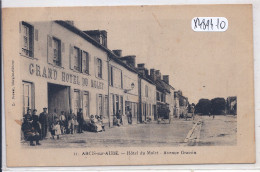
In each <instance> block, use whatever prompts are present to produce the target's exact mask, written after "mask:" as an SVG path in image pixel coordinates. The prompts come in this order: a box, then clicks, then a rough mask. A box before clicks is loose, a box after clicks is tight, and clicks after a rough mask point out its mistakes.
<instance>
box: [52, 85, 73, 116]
mask: <svg viewBox="0 0 260 172" xmlns="http://www.w3.org/2000/svg"><path fill="white" fill-rule="evenodd" d="M69 91H70V89H69V87H68V86H63V85H57V84H51V83H48V111H49V113H53V112H54V109H56V110H57V113H58V114H60V112H61V111H65V112H69V110H70V101H69V98H70V92H69Z"/></svg>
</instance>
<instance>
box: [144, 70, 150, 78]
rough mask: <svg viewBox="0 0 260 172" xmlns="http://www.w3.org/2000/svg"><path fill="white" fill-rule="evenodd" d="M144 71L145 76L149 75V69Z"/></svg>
mask: <svg viewBox="0 0 260 172" xmlns="http://www.w3.org/2000/svg"><path fill="white" fill-rule="evenodd" d="M144 73H145V76H146V77H148V76H149V71H148V69H144Z"/></svg>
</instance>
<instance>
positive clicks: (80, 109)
mask: <svg viewBox="0 0 260 172" xmlns="http://www.w3.org/2000/svg"><path fill="white" fill-rule="evenodd" d="M77 121H78V123H79V128H78V133H83V132H82V127H83V121H84V119H83V112H82V108H79V112H78V113H77Z"/></svg>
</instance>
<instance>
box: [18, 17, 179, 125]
mask: <svg viewBox="0 0 260 172" xmlns="http://www.w3.org/2000/svg"><path fill="white" fill-rule="evenodd" d="M19 25H20V53H19V56H20V58H21V63H20V64H21V65H20V66H19V67H20V71H21V73H22V74H21V79H20V84H21V85H22V90H21V101H22V102H21V103H22V105H23V106H22V108H21V114H23V115H24V114H25V113H26V110H27V109H28V108H30V109H38V110H42V109H43V108H44V107H47V108H48V113H53V112H55V111H56V113H57V114H60V113H61V111H64V112H65V114H68V113H69V112H70V110H72V112H73V113H74V114H76V113H77V112H78V111H79V109H80V108H81V109H82V110H83V116H84V120H85V121H86V122H87V121H89V120H90V116H91V115H99V116H103V122H104V123H105V124H106V125H108V126H110V127H112V126H113V118H114V117H115V116H117V114H118V113H119V111H121V115H122V121H123V125H127V124H129V123H133V124H136V123H143V122H145V121H151V120H157V119H158V115H159V113H158V112H160V111H161V109H163V108H165V107H166V108H168V109H169V115H170V116H173V113H174V108H175V99H174V95H173V94H174V88H173V87H172V86H171V85H169V76H163V79H161V74H160V71H155V70H154V69H151V70H150V75H149V70H148V69H146V68H145V65H144V64H138V66H137V67H136V64H135V58H136V56H134V55H128V56H122V51H121V50H113V51H111V50H109V49H108V48H107V32H106V31H104V30H91V31H81V30H79V29H78V28H76V27H75V26H74V25H73V23H72V22H70V21H50V22H20V24H19ZM129 110H130V111H131V114H132V120H131V122H129V119H128V118H127V114H128V113H127V111H129Z"/></svg>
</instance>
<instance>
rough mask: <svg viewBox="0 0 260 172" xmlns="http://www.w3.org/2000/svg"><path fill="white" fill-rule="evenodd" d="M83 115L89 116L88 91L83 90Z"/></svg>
mask: <svg viewBox="0 0 260 172" xmlns="http://www.w3.org/2000/svg"><path fill="white" fill-rule="evenodd" d="M82 104H83V115H84V117H85V119H87V118H89V117H90V115H89V92H88V91H84V92H83V103H82Z"/></svg>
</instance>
